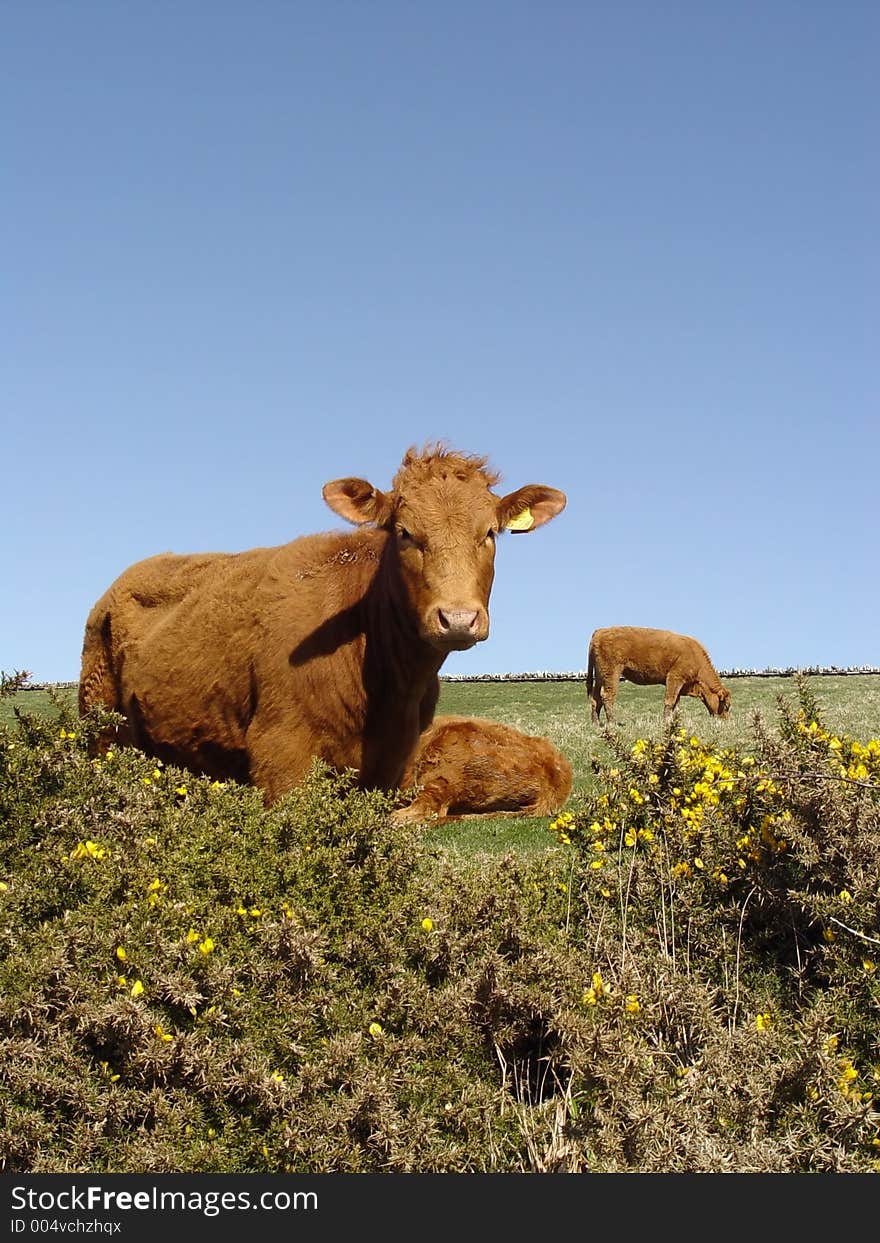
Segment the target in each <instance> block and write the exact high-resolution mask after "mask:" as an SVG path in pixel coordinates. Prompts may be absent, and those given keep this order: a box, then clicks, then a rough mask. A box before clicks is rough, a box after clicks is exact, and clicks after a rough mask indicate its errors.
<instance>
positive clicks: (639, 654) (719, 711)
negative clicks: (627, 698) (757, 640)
mask: <svg viewBox="0 0 880 1243" xmlns="http://www.w3.org/2000/svg"><path fill="white" fill-rule="evenodd" d="M621 678H624V679H625V680H626V681H627V682H635V683H636V684H637V685H638V686H658V685H663V684H665V686H666V699H665V701H664V705H663V720H664V722H666V721H668V720H669V718H670V716H671V715H672V712H673V710H674V708H675V706H676V704H677V703H678V701H679V699H680V698H681V696H682V695H693V696H694V697H695V698H697V699H702V701H703V703H704V704H705V705H706V707H707V708H708V709H709V712H710V713H711V714H712V715H713V716H720V717H726V716H727V714H728V712H729V711H730V691H729V690H728V689H727V687H725V686H722V685H721V682H720V681H719V678H718V674H717V673H716V672H715V667H714V665H713V664H712V662H711V660H710V659H709V655H708V653H707V652H706V649H705V648H704V647H703V645H702V644H701V643H698V642H697V640H696V639H692V638H691V637H690V635H686V634H676V633H675V632H674V631H672V630H651V629H650V628H648V627H646V626H606V627H605V628H604V629H602V630H594V631H593V636H592V638H591V639H590V653H589V658H588V661H587V694H588V695H589V697H590V706H591V715H592V719H593V723H594V724H595V725H598V723H599V713H600V712H601V710H602V709H603V708H604V709H605V720H606V723H607V724H611V721H612V719H613V713H614V700H615V698H616V697H617V687H618V683H619V682H620V679H621Z"/></svg>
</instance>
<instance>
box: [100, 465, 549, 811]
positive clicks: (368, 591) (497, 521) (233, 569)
mask: <svg viewBox="0 0 880 1243" xmlns="http://www.w3.org/2000/svg"><path fill="white" fill-rule="evenodd" d="M497 479H498V476H497V475H496V474H494V472H492V471H490V470H489V469H488V468H487V466H486V461H485V459H484V458H481V457H475V456H468V455H463V454H459V453H454V452H451V451H449V450H447V449H446V448H444V447H443V446H439V445H435V446H427V447H426V448H425V450H424V451H423V452H422V453H418V452H417V451H416V450H415V449H410V450H409V451H408V453H407V454H406V456H405V458H404V460H403V463H402V465H401V467H400V469H399V470H398V471H397V474H396V475H395V477H394V482H393V486H392V490H391V491H390V492H387V493H386V492H382V491H380V490H379V489H377V488H374V487H373V485H372V484H370V483H368V482H367V481H366V480H364V479H357V478H345V479H337V480H333V481H332V482H331V483H328V484H326V485H325V486H324V489H323V494H324V499H325V500H326V502H327V504H328V505H329V506H330V508H331V509H333V510H334V512H335V513H337V514H339V515H340V516H341V517H343V518H345V519H346V520H347V521H349V522H353V523H355V524H357V525H358V526H359V527H360V528H361V529H359V530H357V531H354V532H332V533H327V534H320V535H306V536H302V537H301V538H299V539H295V540H293V541H292V542H291V543H289V544H283V545H280V546H278V547H275V548H256V549H252V550H250V551H248V552H241V553H203V554H190V555H175V554H172V553H161V554H159V555H158V556H155V557H150V558H148V559H147V560H145V561H140V562H138V563H136V564H135V565H133V566H131V567H130V568H129V569H127V570H125V571H124V572H123V573H122V574H121V575H120V576H119V578H117V579H116V581H115V582H114V583H113V584H112V585H111V586H110V587H109V588H108V590H107V591H106V592H105V593H104V595H103V596H102V597H101V598H100V599H99V600H98V602H97V603H96V604H95V606H94V608H93V609H92V611H91V613H90V615H89V618H88V621H87V623H86V630H85V638H84V641H83V652H82V671H81V677H80V687H79V708H80V712H81V713H86V712H88V711H89V709H90V708H91V707H92V706H93V705H96V704H103V705H105V706H106V707H107V708H110V709H113V710H115V711H117V712H120V713H122V714H123V715H124V716H125V718H126V721H125V724H124V725H123V726H122V727H121V728H120V730H119V731H118V733H117V734H116V736H115V740H116V741H118V742H119V743H121V744H134V745H136V746H138V747H140V748H142V749H143V750H144V751H146V752H147V753H148V754H150V755H154V756H157V757H159V758H162V759H164V760H166V761H167V762H173V763H176V764H180V765H183V766H185V767H187V768H190V769H191V770H193V771H194V772H198V773H206V774H208V775H209V776H213V777H216V778H220V779H228V778H231V779H235V780H238V781H243V782H251V783H252V784H253V785H256V786H258V787H259V788H261V789H262V790H263V792H264V796H265V799H266V802H267V803H269V802H272V801H273V800H275V799H277V798H279V797H280V796H281V795H282V794H284V793H285V792H286V791H287V790H289V789H291V788H292V787H293V786H294V785H296V784H297V783H298V782H299V781H300V780H301V779H302V777H303V776H304V775H305V773H306V771H307V770H308V768H309V765H310V763H311V761H312V759H313V758H319V759H321V760H323V761H325V762H326V763H327V764H329V765H331V766H332V767H335V768H338V769H345V768H350V769H354V770H356V772H357V773H358V778H359V781H360V783H361V784H362V785H363V786H373V787H379V788H382V789H387V790H393V789H396V788H397V787H398V785H399V782H400V779H401V776H402V775H403V770H404V767H405V765H406V762H407V760H408V759H409V757H410V754H411V753H412V751H413V749H414V748H415V745H416V741H417V739H418V736H419V733H420V731H421V730H423V729H424V728H425V727H426V726H427V725H428V724H429V723H430V722H431V720H432V718H433V716H434V709H435V707H436V703H437V697H438V694H439V682H438V679H437V672H438V670H439V668H440V666H441V665H442V664H443V661H444V660H445V659H446V656H447V655H448V653H449V652H451V651H456V650H464V649H466V648H469V647H472V646H473V645H474V644H475V643H478V642H481V641H482V640H483V639H485V638H486V637H487V635H488V633H489V612H488V602H489V594H490V591H491V588H492V580H493V577H494V559H495V534H496V533H497V532H498V531H499V530H501V529H502V528H504V527H505V526H506V525H507V524H508V523H509V522H510V521H511V520H516V519H517V517H518V515H521V514H522V513H523V511H525V510H527V509H529V510H530V512H531V516H532V520H533V521H532V522H531V527H530V529H535V528H537V527H538V526H541V525H543V523H545V522H548V521H549V520H550V519H551V518H553V517H555V515H556V514H558V513H559V512H560V511H561V510H562V509H563V507H564V506H565V496H564V495H563V493H561V492H558V491H557V490H556V489H553V488H546V487H543V486H542V485H528V486H526V487H524V488H520V489H518V490H517V491H516V492H512V493H510V494H508V495H507V496H504V497H499V496H496V495H495V494H494V493H493V492H492V491H491V487H492V485H493V484H495V483H496V482H497ZM110 741H111V739H110V738H108V737H105V738H103V739H102V740H100V741H99V744H98V749H101V748H105V747H106V745H108V743H109V742H110Z"/></svg>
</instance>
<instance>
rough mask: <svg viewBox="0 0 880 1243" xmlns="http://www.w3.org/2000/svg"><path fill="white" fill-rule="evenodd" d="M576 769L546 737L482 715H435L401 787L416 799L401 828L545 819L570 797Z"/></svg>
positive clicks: (403, 811)
mask: <svg viewBox="0 0 880 1243" xmlns="http://www.w3.org/2000/svg"><path fill="white" fill-rule="evenodd" d="M571 784H572V769H571V764H569V762H568V760H567V759H566V758H565V756H564V755H563V754H562V753H561V752H560V751H557V749H556V747H554V746H553V744H552V743H551V742H549V741H548V740H547V739H546V738H541V737H538V736H535V735H532V734H524V733H522V732H521V731H520V730H518V729H513V728H512V726H510V725H503V724H501V723H500V722H499V721H489V720H486V719H484V718H482V717H465V716H438V717H435V719H434V721H433V723H432V724H431V725H429V726H428V728H427V729H426V730H425V732H424V733H423V734H422V736H421V738H420V739H419V745H418V749H417V751H416V753H415V755H414V756H413V758H412V760H410V762H409V764H408V766H407V769H406V772H405V774H404V777H403V780H402V781H401V786H400V788H401V789H402V790H410V789H412V788H413V787H416V789H417V792H416V797H415V798H414V800H413V801H412V802H411V803H409V804H408V805H407V806H405V807H402V808H400V810H398V811H397V812H395V813H394V814H395V819H397V820H398V821H399V822H401V823H407V822H412V821H418V820H432V821H434V822H435V823H440V824H442V823H444V822H445V821H447V820H463V819H465V818H468V817H472V816H547V815H553V814H554V813H555V812H557V811H559V809H560V808H561V807H562V806H563V805H564V803H565V800H566V799H567V798H568V796H569V794H570V793H571Z"/></svg>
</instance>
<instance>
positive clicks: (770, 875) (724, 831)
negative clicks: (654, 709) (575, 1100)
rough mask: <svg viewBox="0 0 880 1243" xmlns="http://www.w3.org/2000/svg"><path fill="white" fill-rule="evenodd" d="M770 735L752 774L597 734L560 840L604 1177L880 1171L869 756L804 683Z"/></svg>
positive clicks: (677, 739) (873, 759)
mask: <svg viewBox="0 0 880 1243" xmlns="http://www.w3.org/2000/svg"><path fill="white" fill-rule="evenodd" d="M779 717H780V724H779V729H778V732H777V733H775V734H771V733H770V732H768V730H767V729H766V727H765V726H764V724H763V722H762V721H761V720H760V718H759V719H757V720H756V721H755V743H756V745H755V748H754V753H749V754H742V753H739V752H737V751H734V750H720V751H717V750H714V749H713V748H712V747H709V746H707V745H705V744H704V743H702V742H701V741H700V740H699V738H697V737H696V736H693V735H690V736H689V735H687V734H686V733H685V732H684V731H682V730H678V729H676V728H675V727H674V726H672V727H670V728H668V729H666V730H665V731H664V733H663V734H662V736H661V737H660V738H659V739H657V740H654V741H650V740H646V739H637V740H636V742H635V744H634V745H632V746H624V745H623V744H622V743H621V742H620V741H619V739H616V738H615V737H614V735H607V737H608V741H609V744H610V745H611V747H612V749H613V751H614V752H615V759H614V762H613V763H612V764H610V765H609V766H607V767H606V768H604V769H602V770H601V772H600V774H599V775H600V781H599V783H598V785H597V787H596V789H595V791H594V792H593V793H592V794H591V795H590V797H589V798H588V799H587V800H586V801H585V803H584V805H583V806H582V807H580V808H579V809H578V810H577V811H576V812H573V811H571V810H569V811H567V812H565V813H563V814H562V815H561V816H559V817H557V819H556V820H555V821H554V823H553V826H552V827H553V829H554V830H555V832H556V833H557V835H558V837H559V839H560V841H561V842H562V843H563V844H565V845H570V846H571V848H573V849H574V850H575V852H576V854H577V857H578V859H579V861H580V867H579V869H578V876H579V890H578V894H577V901H576V907H577V910H578V911H579V913H580V915H579V922H580V924H581V926H582V927H583V928H584V929H586V928H588V927H592V928H593V929H594V943H593V958H594V961H595V963H596V972H595V978H594V980H593V983H592V984H591V987H590V988H589V990H588V992H587V994H586V1001H587V1004H588V1005H589V1006H590V1008H591V1009H592V1010H593V1011H594V1012H595V1014H596V1029H595V1033H594V1040H595V1050H596V1058H595V1062H594V1069H593V1077H594V1079H595V1080H596V1086H595V1088H594V1090H593V1097H592V1098H591V1099H592V1101H593V1116H592V1117H591V1118H588V1119H585V1120H584V1123H583V1125H582V1126H581V1127H579V1128H578V1133H579V1134H580V1135H582V1136H583V1139H584V1142H585V1143H586V1145H587V1147H588V1150H591V1151H592V1152H593V1153H594V1154H595V1155H596V1157H597V1158H598V1160H599V1162H600V1164H601V1165H602V1166H603V1168H608V1165H609V1160H610V1163H611V1166H612V1168H624V1167H630V1166H632V1165H637V1166H639V1167H640V1168H647V1169H653V1170H657V1169H700V1170H713V1169H718V1170H720V1169H738V1170H754V1171H760V1170H817V1169H826V1170H837V1169H850V1170H855V1169H868V1168H875V1166H874V1162H875V1161H876V1159H877V1158H878V1157H880V1129H878V1128H880V1113H878V1112H877V1104H876V1101H877V1099H878V1098H880V1040H878V1032H880V1027H878V1008H880V987H878V984H880V981H878V973H877V969H876V962H875V959H877V955H878V951H880V937H878V928H880V884H878V881H880V741H878V740H877V739H872V740H869V741H868V742H867V743H864V744H863V743H861V742H859V741H858V740H855V739H851V738H848V737H845V736H840V735H836V734H834V733H833V732H831V731H830V730H828V729H826V728H824V727H823V725H822V724H821V722H820V720H819V719H818V710H817V706H816V703H815V700H814V699H813V697H812V696H811V695H810V693H809V690H808V688H807V686H806V684H805V682H804V681H803V680H801V682H800V685H799V688H798V702H797V704H796V705H795V706H792V705H791V704H786V703H785V702H780V705H779ZM621 1059H623V1068H622V1067H621ZM612 1066H614V1068H615V1069H614V1070H613V1071H610V1070H609V1072H607V1073H603V1072H602V1071H600V1067H601V1068H604V1067H608V1068H610V1067H612ZM621 1069H623V1075H621V1073H620V1071H621ZM622 1079H623V1080H625V1084H626V1086H624V1084H623V1083H622V1082H621V1080H622ZM627 1098H629V1104H628V1105H627V1104H626V1103H625V1102H626V1100H627ZM661 1103H662V1105H661ZM597 1120H601V1121H600V1126H599V1128H598V1131H599V1134H598V1135H597V1134H596V1122H597ZM671 1131H672V1132H674V1133H675V1144H674V1145H670V1144H669V1143H668V1142H667V1143H664V1139H663V1136H664V1134H667V1135H668V1134H669V1133H670V1132H671Z"/></svg>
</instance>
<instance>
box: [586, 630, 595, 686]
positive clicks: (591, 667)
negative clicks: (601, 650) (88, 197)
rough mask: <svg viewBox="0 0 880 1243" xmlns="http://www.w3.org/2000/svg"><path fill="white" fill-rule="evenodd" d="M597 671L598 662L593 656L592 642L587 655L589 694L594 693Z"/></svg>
mask: <svg viewBox="0 0 880 1243" xmlns="http://www.w3.org/2000/svg"><path fill="white" fill-rule="evenodd" d="M595 671H596V662H595V660H594V658H593V645H592V643H591V644H590V652H589V655H588V656H587V694H588V695H592V693H593V677H594V674H595Z"/></svg>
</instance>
